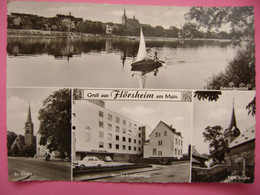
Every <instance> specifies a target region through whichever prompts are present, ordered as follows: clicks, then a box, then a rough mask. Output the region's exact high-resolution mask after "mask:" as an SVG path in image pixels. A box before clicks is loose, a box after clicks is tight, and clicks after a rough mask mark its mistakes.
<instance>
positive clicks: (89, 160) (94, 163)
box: [73, 157, 105, 169]
mask: <svg viewBox="0 0 260 195" xmlns="http://www.w3.org/2000/svg"><path fill="white" fill-rule="evenodd" d="M104 164H105V162H104V161H102V160H99V159H98V158H97V157H85V158H83V159H82V160H80V161H74V162H73V168H76V167H80V168H81V169H83V168H85V167H101V166H103V165H104Z"/></svg>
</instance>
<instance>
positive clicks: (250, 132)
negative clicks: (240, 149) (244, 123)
mask: <svg viewBox="0 0 260 195" xmlns="http://www.w3.org/2000/svg"><path fill="white" fill-rule="evenodd" d="M254 139H255V126H252V127H250V128H248V129H246V130H245V131H243V132H242V133H241V134H240V135H239V136H238V137H237V138H236V139H234V140H233V141H232V142H231V143H230V145H229V147H230V148H233V147H235V146H238V145H241V144H244V143H246V142H249V141H251V140H254Z"/></svg>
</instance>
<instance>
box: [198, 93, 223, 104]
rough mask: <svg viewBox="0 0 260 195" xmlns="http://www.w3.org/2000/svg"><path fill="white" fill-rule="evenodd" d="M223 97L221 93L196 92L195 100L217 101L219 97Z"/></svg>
mask: <svg viewBox="0 0 260 195" xmlns="http://www.w3.org/2000/svg"><path fill="white" fill-rule="evenodd" d="M220 95H222V92H221V91H195V92H194V98H196V97H197V98H198V100H201V99H202V100H204V99H205V100H208V101H215V102H216V101H217V100H218V99H219V96H220Z"/></svg>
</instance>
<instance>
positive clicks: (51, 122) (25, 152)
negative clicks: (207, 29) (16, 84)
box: [7, 88, 71, 181]
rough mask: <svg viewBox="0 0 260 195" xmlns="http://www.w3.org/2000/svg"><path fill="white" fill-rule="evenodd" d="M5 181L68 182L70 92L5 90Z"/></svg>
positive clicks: (61, 90) (33, 89) (39, 89)
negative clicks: (6, 165)
mask: <svg viewBox="0 0 260 195" xmlns="http://www.w3.org/2000/svg"><path fill="white" fill-rule="evenodd" d="M7 148H8V179H9V181H45V180H49V181H55V180H56V181H57V180H58V181H70V180H71V163H70V161H71V90H70V89H67V88H66V89H57V88H7Z"/></svg>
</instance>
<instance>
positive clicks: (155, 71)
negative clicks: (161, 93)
mask: <svg viewBox="0 0 260 195" xmlns="http://www.w3.org/2000/svg"><path fill="white" fill-rule="evenodd" d="M158 72H159V69H158V68H156V69H155V70H154V73H153V75H154V76H157V74H158Z"/></svg>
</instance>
